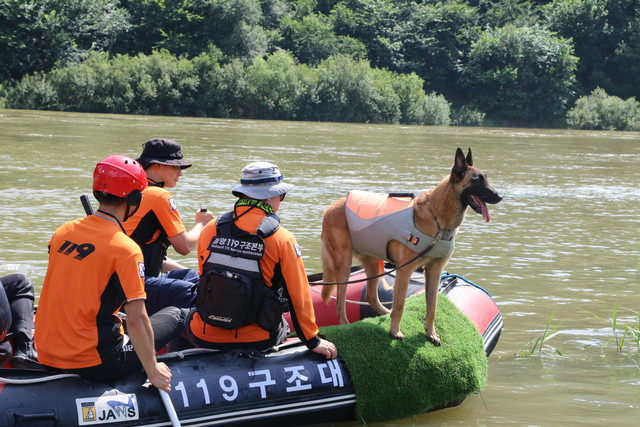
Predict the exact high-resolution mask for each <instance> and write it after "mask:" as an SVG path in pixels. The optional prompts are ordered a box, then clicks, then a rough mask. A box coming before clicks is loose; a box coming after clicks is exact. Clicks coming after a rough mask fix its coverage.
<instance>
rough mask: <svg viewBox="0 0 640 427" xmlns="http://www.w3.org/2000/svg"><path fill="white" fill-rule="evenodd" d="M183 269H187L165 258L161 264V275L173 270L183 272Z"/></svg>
mask: <svg viewBox="0 0 640 427" xmlns="http://www.w3.org/2000/svg"><path fill="white" fill-rule="evenodd" d="M185 268H187V267H185V266H184V265H182V264H180V263H179V262H177V261H176V260H173V259H171V258H169V257H165V259H164V261H163V262H162V272H163V273H166V272H168V271H173V270H184V269H185Z"/></svg>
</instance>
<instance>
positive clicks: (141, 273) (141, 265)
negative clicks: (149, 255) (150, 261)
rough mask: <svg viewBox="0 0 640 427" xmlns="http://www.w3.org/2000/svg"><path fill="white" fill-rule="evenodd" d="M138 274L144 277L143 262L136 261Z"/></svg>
mask: <svg viewBox="0 0 640 427" xmlns="http://www.w3.org/2000/svg"><path fill="white" fill-rule="evenodd" d="M138 274H139V275H140V277H144V262H139V263H138Z"/></svg>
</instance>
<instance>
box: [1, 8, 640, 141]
mask: <svg viewBox="0 0 640 427" xmlns="http://www.w3.org/2000/svg"><path fill="white" fill-rule="evenodd" d="M0 58H1V59H0V61H2V62H3V65H4V66H3V67H0V82H2V85H1V87H0V97H2V102H3V103H4V105H5V106H6V107H8V108H35V109H55V110H65V111H92V112H94V111H95V112H116V113H138V114H169V115H195V116H213V117H237V118H265V119H287V120H326V121H353V122H377V123H408V124H438V125H448V124H457V125H487V124H489V125H491V124H495V125H518V126H551V127H557V126H570V127H576V128H588V129H619V130H637V129H640V104H639V103H638V102H637V101H636V97H637V96H638V95H639V93H640V0H554V1H548V0H527V1H523V0H426V1H417V0H26V1H25V0H22V1H18V0H0Z"/></svg>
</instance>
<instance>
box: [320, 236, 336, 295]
mask: <svg viewBox="0 0 640 427" xmlns="http://www.w3.org/2000/svg"><path fill="white" fill-rule="evenodd" d="M323 234H324V233H322V235H321V236H320V238H321V240H322V281H323V282H325V283H332V282H335V281H336V278H335V271H336V269H335V264H334V262H333V257H332V256H331V254H330V253H329V251H328V250H327V245H326V243H325V236H324V235H323ZM335 287H336V285H322V300H323V301H324V303H325V304H329V301H330V300H331V295H333V290H334V288H335Z"/></svg>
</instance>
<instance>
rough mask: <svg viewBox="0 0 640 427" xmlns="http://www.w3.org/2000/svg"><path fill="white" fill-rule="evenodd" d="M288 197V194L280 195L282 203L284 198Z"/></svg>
mask: <svg viewBox="0 0 640 427" xmlns="http://www.w3.org/2000/svg"><path fill="white" fill-rule="evenodd" d="M286 195H287V193H284V194H281V195H280V201H283V200H284V196H286Z"/></svg>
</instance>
